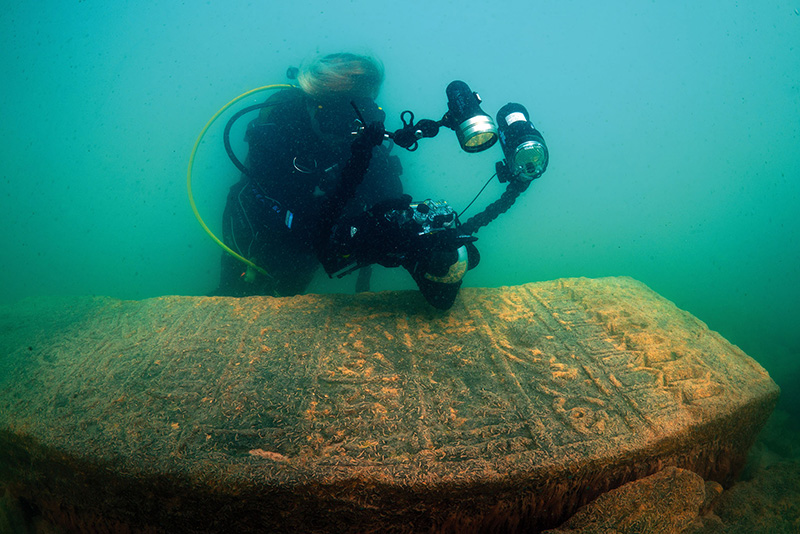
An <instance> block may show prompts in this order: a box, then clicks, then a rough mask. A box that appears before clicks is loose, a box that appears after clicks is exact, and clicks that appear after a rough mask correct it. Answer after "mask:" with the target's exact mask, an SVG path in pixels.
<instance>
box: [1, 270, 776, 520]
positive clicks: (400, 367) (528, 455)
mask: <svg viewBox="0 0 800 534" xmlns="http://www.w3.org/2000/svg"><path fill="white" fill-rule="evenodd" d="M0 332H2V339H1V340H0V451H2V452H1V453H0V455H2V456H1V457H0V479H2V480H5V481H7V486H8V487H9V488H10V489H11V490H12V491H13V492H14V493H15V494H16V495H22V496H25V497H26V498H28V499H30V500H32V501H34V502H36V503H37V505H38V506H39V507H41V508H42V510H43V511H44V512H45V514H46V515H47V516H49V517H51V518H53V519H56V520H58V521H60V522H61V523H62V524H66V525H78V524H84V525H85V524H91V525H95V526H97V525H107V526H110V527H111V528H115V527H119V525H131V526H133V527H136V528H140V529H148V528H152V529H158V528H160V529H163V530H164V531H168V532H180V531H186V532H197V531H213V530H225V531H237V532H248V531H253V532H258V531H262V532H263V531H295V532H297V531H305V532H323V531H334V532H335V531H348V532H358V531H374V530H378V529H380V530H383V531H386V532H403V531H423V532H429V531H438V532H470V531H475V532H478V531H494V530H497V531H518V530H528V531H530V530H533V529H538V528H541V527H552V526H554V525H556V524H558V523H559V522H560V521H561V520H563V519H564V518H565V517H566V516H567V515H568V514H571V513H572V512H574V511H575V510H576V509H577V508H578V507H579V506H580V505H582V504H585V503H586V502H588V501H589V500H590V499H593V498H595V497H596V496H597V495H599V494H601V493H603V492H605V491H607V490H608V489H610V488H614V487H617V486H619V485H621V484H623V483H625V482H628V481H630V480H634V479H638V478H641V477H644V476H646V475H649V474H651V473H654V472H656V471H659V470H660V469H662V468H663V467H665V466H678V467H682V468H685V469H690V470H692V471H694V472H696V473H698V474H699V475H700V476H702V477H704V478H706V479H712V480H717V481H720V482H728V481H729V480H730V477H731V476H732V475H733V474H734V473H735V472H736V470H737V469H738V468H739V467H740V466H741V465H742V462H743V461H744V457H745V454H746V451H747V448H748V447H749V446H750V445H751V444H752V441H753V439H754V438H755V435H756V433H757V431H758V429H759V428H760V427H761V426H762V424H763V422H764V421H765V420H766V418H767V416H768V415H769V413H770V412H771V410H772V409H773V407H774V404H775V401H776V399H777V395H778V390H777V387H776V386H775V384H774V383H773V382H772V380H771V379H770V378H769V376H768V375H767V373H766V372H765V371H764V369H763V368H761V367H760V366H759V365H758V364H757V363H756V362H754V361H753V360H751V359H750V358H748V357H747V356H746V355H745V354H744V353H742V352H741V351H740V350H739V349H737V348H736V347H734V346H732V345H730V344H729V343H727V342H726V341H725V340H724V339H722V338H721V337H720V336H719V335H717V334H716V333H714V332H711V331H709V330H708V329H707V327H706V326H705V325H704V324H703V323H702V322H700V321H698V320H697V319H695V318H694V317H692V316H691V315H689V314H688V313H685V312H682V311H680V310H678V309H677V308H675V306H674V305H672V304H671V303H670V302H668V301H666V300H664V299H663V298H661V297H659V296H658V295H656V294H655V293H653V292H652V291H650V290H649V289H647V288H646V287H645V286H644V285H642V284H640V283H638V282H636V281H634V280H631V279H628V278H609V279H601V280H588V279H568V280H558V281H554V282H547V283H538V284H528V285H524V286H518V287H511V288H499V289H466V290H464V291H463V292H462V295H461V296H460V298H459V301H458V302H457V303H456V305H455V306H454V308H453V309H451V310H450V312H448V313H437V312H433V311H432V310H431V309H430V308H428V307H427V306H426V305H425V304H424V302H423V301H422V299H421V297H420V296H419V295H418V294H417V293H416V292H391V293H382V294H361V295H357V296H350V295H324V296H316V295H315V296H301V297H294V298H289V299H273V298H266V297H265V298H247V299H227V298H195V297H164V298H158V299H151V300H145V301H118V300H113V299H106V298H94V299H67V300H61V301H48V300H36V301H28V302H24V303H21V304H19V305H17V306H15V307H11V308H6V309H4V310H2V312H0ZM100 488H102V489H101V490H100ZM98 528H99V527H98Z"/></svg>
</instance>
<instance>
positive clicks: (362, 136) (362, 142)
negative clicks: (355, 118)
mask: <svg viewBox="0 0 800 534" xmlns="http://www.w3.org/2000/svg"><path fill="white" fill-rule="evenodd" d="M385 138H386V130H385V129H384V127H383V123H382V122H371V123H369V124H367V125H366V126H364V127H363V128H361V130H360V131H359V132H358V136H357V137H356V139H355V141H353V145H352V150H354V151H355V150H366V149H369V150H372V148H373V147H376V146H378V145H380V144H381V143H383V140H384V139H385Z"/></svg>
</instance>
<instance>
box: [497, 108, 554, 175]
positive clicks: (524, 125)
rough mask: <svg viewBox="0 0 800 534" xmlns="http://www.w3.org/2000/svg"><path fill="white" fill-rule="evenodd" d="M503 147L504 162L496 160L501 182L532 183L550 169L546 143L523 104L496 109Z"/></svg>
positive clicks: (501, 145)
mask: <svg viewBox="0 0 800 534" xmlns="http://www.w3.org/2000/svg"><path fill="white" fill-rule="evenodd" d="M497 124H498V131H499V134H500V147H501V148H502V149H503V155H504V156H505V161H499V162H497V165H496V168H497V176H498V178H499V179H500V181H501V182H508V181H511V180H520V181H523V182H529V181H531V180H535V179H536V178H538V177H540V176H541V175H542V174H543V173H544V171H545V170H547V163H548V161H549V159H550V157H549V153H548V151H547V145H546V144H545V142H544V138H543V137H542V134H541V133H539V130H537V129H536V128H535V127H534V126H533V123H532V122H531V120H530V115H528V110H527V109H525V106H523V105H522V104H515V103H508V104H506V105H505V106H503V107H502V108H500V111H498V112H497Z"/></svg>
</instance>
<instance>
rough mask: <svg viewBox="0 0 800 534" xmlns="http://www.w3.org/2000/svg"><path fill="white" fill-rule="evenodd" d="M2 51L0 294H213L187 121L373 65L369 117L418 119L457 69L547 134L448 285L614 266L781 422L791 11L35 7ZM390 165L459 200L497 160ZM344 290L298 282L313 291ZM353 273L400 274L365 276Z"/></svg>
mask: <svg viewBox="0 0 800 534" xmlns="http://www.w3.org/2000/svg"><path fill="white" fill-rule="evenodd" d="M0 43H1V44H2V46H0V57H2V66H3V71H4V72H5V75H4V79H5V80H6V81H5V82H3V86H2V87H3V88H2V91H3V115H2V121H0V129H2V140H3V142H2V145H1V148H0V150H1V151H2V156H1V157H0V166H1V167H2V180H3V194H2V209H0V223H2V229H3V231H2V237H0V239H2V250H3V254H2V260H0V261H2V264H1V265H2V267H1V268H0V273H1V274H0V276H2V287H0V303H3V304H6V303H11V302H14V301H16V300H18V299H21V298H25V297H32V296H41V295H86V294H92V295H109V296H113V297H118V298H123V299H141V298H147V297H153V296H159V295H167V294H183V295H203V294H206V293H208V292H210V291H211V290H212V289H214V288H215V287H216V284H217V277H218V275H219V257H220V253H221V250H220V249H219V248H218V247H217V245H216V244H215V243H214V242H213V241H212V240H211V239H209V237H208V236H207V235H206V234H205V233H204V232H203V230H202V229H201V227H200V225H199V224H198V222H197V221H196V219H195V217H194V215H193V214H192V211H191V209H190V207H189V202H188V200H187V193H186V170H187V164H188V160H189V155H190V152H191V150H192V147H193V145H194V143H195V140H196V139H197V137H198V134H199V133H200V131H201V130H202V128H203V126H204V125H205V124H206V122H207V121H208V120H209V119H210V118H211V116H212V115H213V114H214V113H215V112H216V111H217V110H218V109H219V108H221V107H222V106H223V105H224V104H225V103H227V102H228V101H230V100H231V99H233V98H234V97H236V96H238V95H240V94H242V93H244V92H245V91H248V90H250V89H253V88H256V87H259V86H263V85H267V84H273V83H285V82H287V81H288V80H287V79H286V75H285V73H286V69H287V67H290V66H297V65H298V64H299V63H300V62H301V61H303V60H304V59H308V58H310V57H314V56H316V55H318V54H326V53H332V52H339V51H352V52H357V53H370V54H374V55H376V56H377V57H379V58H380V59H381V60H382V61H383V63H384V65H385V68H386V82H385V85H384V88H383V91H382V94H381V96H380V102H379V103H381V104H382V105H383V107H384V109H385V110H386V111H387V121H386V127H387V129H389V130H394V129H397V128H399V127H400V126H401V122H400V119H399V114H400V112H401V111H403V110H405V109H410V110H413V111H414V113H415V115H416V117H417V118H418V119H419V118H422V117H425V118H431V119H439V118H441V116H442V115H443V113H444V111H446V99H445V93H444V90H445V87H446V85H447V84H448V83H449V82H450V81H452V80H455V79H461V80H464V81H466V82H467V83H468V84H469V85H470V86H471V87H472V89H473V90H475V91H478V92H479V93H480V95H481V97H482V98H483V108H484V110H485V111H487V112H488V113H489V114H490V115H492V116H494V115H495V114H496V112H497V110H498V109H499V108H500V107H501V106H503V105H504V104H505V103H507V102H519V103H522V104H523V105H525V106H526V107H527V108H528V110H529V111H530V113H531V117H532V120H533V122H534V123H535V125H536V126H537V128H538V129H539V130H541V132H542V133H543V135H544V137H545V139H546V141H547V144H548V146H549V149H550V158H551V159H550V166H549V169H548V171H547V172H546V173H545V175H544V176H543V177H541V178H540V179H539V180H537V181H535V182H534V183H533V184H532V186H531V187H530V188H529V189H528V191H527V192H526V193H525V194H524V195H523V196H522V197H520V199H519V200H518V201H517V203H516V204H515V205H514V207H513V208H512V209H511V210H510V211H509V212H508V213H506V214H505V215H503V216H501V217H500V218H498V219H497V220H496V221H494V222H493V223H492V224H490V225H489V226H487V227H486V228H484V229H482V230H481V231H480V232H479V233H478V237H479V241H478V242H477V245H478V247H479V249H480V251H481V255H482V262H481V264H480V266H479V267H478V268H477V269H475V270H473V271H470V272H469V273H468V275H467V277H466V278H465V283H466V284H467V285H470V286H501V285H512V284H522V283H526V282H534V281H540V280H549V279H554V278H561V277H572V276H587V277H599V276H616V275H627V276H631V277H634V278H636V279H638V280H641V281H643V282H644V283H646V284H648V285H649V286H650V287H651V288H653V289H654V290H655V291H657V292H659V293H660V294H662V295H663V296H665V297H666V298H668V299H670V300H672V301H674V302H675V303H676V304H677V305H678V306H679V307H681V308H683V309H686V310H688V311H690V312H692V313H693V314H695V315H696V316H698V317H699V318H700V319H702V320H703V321H705V322H707V323H708V324H709V326H710V327H711V328H712V329H715V330H718V331H719V332H721V333H722V334H723V335H724V336H725V337H727V338H728V339H730V340H731V341H732V342H733V343H736V344H738V345H739V346H741V347H742V348H743V349H744V350H745V351H746V352H747V353H748V354H750V355H751V356H753V357H754V358H756V359H757V360H758V361H759V362H760V363H762V364H763V365H764V366H765V367H766V368H767V369H768V370H769V371H770V373H771V374H772V376H773V377H774V378H775V379H776V381H777V382H779V384H780V385H781V386H782V387H783V388H784V404H785V405H786V406H787V408H788V409H790V410H791V409H795V410H798V411H800V409H798V408H797V404H796V403H797V399H798V398H800V397H799V396H798V393H797V389H795V388H796V386H795V385H794V384H795V383H797V382H798V380H800V361H799V360H800V329H798V328H797V322H798V318H800V313H798V310H797V306H798V303H800V241H798V238H799V237H800V218H799V217H798V196H799V195H798V193H799V192H800V150H799V149H798V147H800V1H795V2H788V1H777V2H770V1H766V2H765V1H700V2H698V1H670V2H667V1H607V2H578V1H558V2H555V1H552V2H537V1H504V2H469V1H460V2H445V1H437V2H430V1H428V2H423V1H417V0H410V1H406V2H392V3H389V2H375V1H365V0H358V1H351V2H344V1H342V2H319V1H311V2H266V1H264V2H258V1H251V2H244V1H231V0H226V1H224V2H223V1H213V0H212V1H207V2H190V1H187V2H177V1H159V2H155V1H137V2H131V1H123V0H118V1H115V2H101V1H97V0H87V1H59V2H55V1H47V0H45V1H42V2H15V3H12V4H10V5H7V6H5V7H4V9H3V11H2V13H0ZM265 97H266V93H262V94H260V95H256V96H255V97H253V99H252V100H246V101H245V102H243V103H242V104H241V107H243V106H244V105H245V104H246V103H252V102H255V101H259V100H263V99H264V98H265ZM230 113H231V112H229V113H227V114H225V115H223V116H222V119H221V120H219V121H217V122H216V123H215V124H214V125H213V126H212V128H211V129H210V130H209V132H208V134H207V135H206V137H205V139H204V142H203V143H202V144H201V145H200V147H199V150H198V154H197V161H196V163H195V166H194V172H193V177H192V179H193V183H194V195H195V198H196V201H197V205H198V208H199V210H200V212H201V214H202V215H203V218H204V219H205V220H206V222H207V223H208V225H209V226H210V227H211V229H212V230H213V231H215V232H219V231H220V230H219V229H220V217H221V213H222V208H223V205H224V202H225V195H226V192H227V189H228V187H230V186H231V185H232V184H233V183H234V182H235V181H236V180H237V179H238V176H237V171H236V169H235V168H234V167H233V165H232V164H231V163H230V161H229V160H228V159H227V156H226V154H225V151H224V149H223V147H222V142H221V132H222V128H223V126H224V123H225V119H226V118H227V117H229V116H230ZM240 122H241V123H242V124H243V123H245V122H246V121H240ZM234 139H235V140H236V141H237V144H236V145H235V149H237V150H239V151H241V150H243V149H244V145H243V143H242V142H241V129H239V130H238V131H237V130H234ZM401 152H402V154H400V153H401ZM240 153H241V152H240ZM395 153H398V154H400V156H401V158H402V160H403V165H404V168H405V173H404V176H403V179H404V183H405V188H406V190H407V192H409V193H410V194H411V195H412V196H413V197H414V198H415V199H425V198H436V199H438V198H443V199H446V200H448V201H449V202H450V203H451V204H453V205H454V206H455V207H456V209H457V210H461V209H463V208H464V207H465V206H466V205H467V204H468V203H469V202H470V200H471V199H472V198H473V197H474V195H475V194H476V193H477V192H478V191H479V189H480V188H481V187H482V185H483V184H484V182H485V181H486V180H487V179H489V177H490V176H491V175H492V173H493V172H494V162H495V161H497V160H499V159H500V158H501V156H502V154H501V151H500V149H499V147H494V148H492V149H491V150H489V151H487V152H484V153H481V154H467V153H465V152H462V151H461V150H460V149H459V148H458V143H457V141H456V139H455V135H453V133H452V132H450V131H448V130H443V131H442V132H441V133H440V134H439V136H438V137H436V138H435V139H426V140H424V141H423V142H421V143H420V147H419V149H418V150H417V151H416V152H413V153H411V152H405V151H403V150H401V149H395ZM503 188H504V186H503V185H501V184H499V183H497V181H496V180H495V181H493V182H492V183H491V184H490V185H489V187H487V189H486V191H484V193H483V194H482V195H481V197H480V198H479V199H478V201H477V202H476V204H475V205H474V206H473V207H472V208H471V209H470V211H469V212H468V213H467V214H466V216H467V217H468V216H469V215H474V214H475V213H477V212H478V211H479V210H480V209H482V208H483V207H484V206H486V205H487V204H488V203H490V202H491V201H493V200H495V199H497V198H498V197H499V195H500V193H501V192H502V191H503ZM354 283H355V281H354V279H353V278H352V277H351V278H345V279H343V280H337V281H329V280H327V279H326V278H325V277H324V275H323V274H322V273H321V272H320V273H319V275H318V278H317V280H315V282H314V284H313V290H314V291H352V290H353V286H354ZM373 287H374V288H375V289H380V290H383V289H410V288H414V287H415V286H414V284H413V282H412V281H411V279H410V277H409V276H408V275H407V274H406V273H405V272H404V271H403V272H400V270H396V271H390V270H386V269H379V270H378V272H377V273H376V275H375V277H374V283H373Z"/></svg>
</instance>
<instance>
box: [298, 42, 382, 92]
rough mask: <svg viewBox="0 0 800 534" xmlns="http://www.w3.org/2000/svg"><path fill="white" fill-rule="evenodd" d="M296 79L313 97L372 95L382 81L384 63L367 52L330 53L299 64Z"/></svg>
mask: <svg viewBox="0 0 800 534" xmlns="http://www.w3.org/2000/svg"><path fill="white" fill-rule="evenodd" d="M297 83H298V84H299V85H300V88H301V89H302V90H303V92H304V93H305V94H307V95H308V96H310V97H311V98H312V99H314V100H321V101H325V100H329V99H338V98H346V99H352V98H359V97H360V98H371V99H375V98H376V97H377V96H378V92H379V91H380V89H381V84H383V64H382V63H381V62H380V61H379V60H377V59H376V58H372V57H369V56H361V55H357V54H350V53H346V52H342V53H338V54H329V55H327V56H323V57H319V58H316V59H313V60H311V61H306V62H304V63H303V64H302V65H300V68H299V70H298V72H297Z"/></svg>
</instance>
